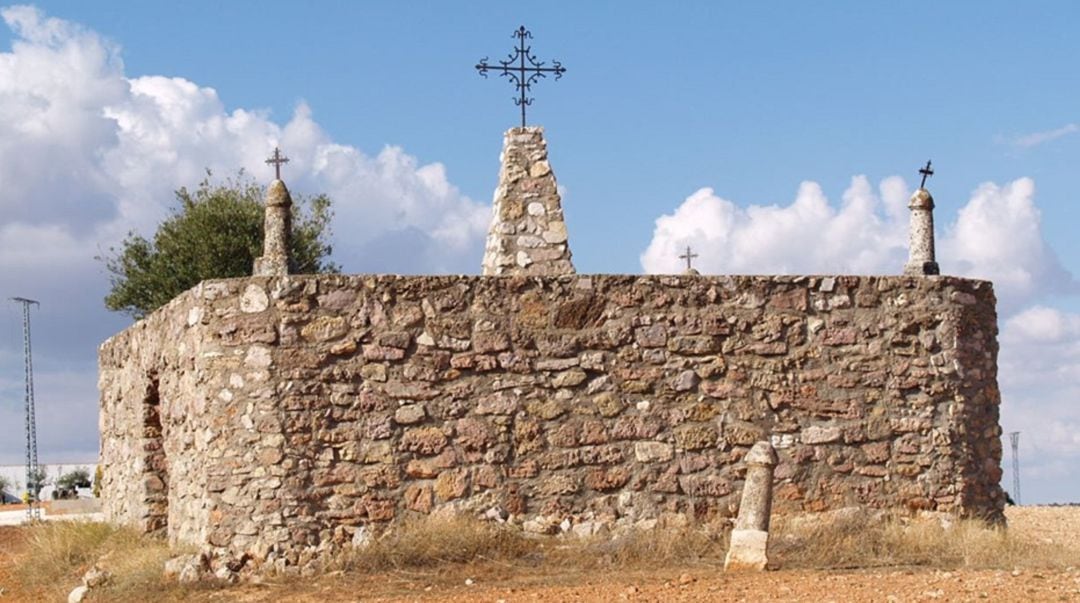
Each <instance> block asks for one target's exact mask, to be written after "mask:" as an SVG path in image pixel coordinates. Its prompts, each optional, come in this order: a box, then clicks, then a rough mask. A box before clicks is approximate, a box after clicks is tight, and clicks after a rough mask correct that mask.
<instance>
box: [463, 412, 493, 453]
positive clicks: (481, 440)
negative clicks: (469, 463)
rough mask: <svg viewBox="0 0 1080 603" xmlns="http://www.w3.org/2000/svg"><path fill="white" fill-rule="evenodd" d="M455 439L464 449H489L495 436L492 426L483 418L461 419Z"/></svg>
mask: <svg viewBox="0 0 1080 603" xmlns="http://www.w3.org/2000/svg"><path fill="white" fill-rule="evenodd" d="M456 427H457V436H456V437H455V441H456V442H457V444H458V445H459V446H461V448H462V449H463V450H487V448H488V446H490V445H491V444H492V443H493V441H494V438H493V436H492V432H491V427H490V426H489V425H488V423H487V422H486V421H484V420H481V419H470V418H466V419H459V420H458V422H457V424H456Z"/></svg>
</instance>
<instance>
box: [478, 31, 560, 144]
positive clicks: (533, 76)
mask: <svg viewBox="0 0 1080 603" xmlns="http://www.w3.org/2000/svg"><path fill="white" fill-rule="evenodd" d="M513 37H515V38H517V39H518V46H517V48H515V49H514V53H513V54H511V55H510V57H509V58H508V59H506V60H505V61H499V65H500V66H499V67H495V66H492V65H488V62H487V61H488V58H487V57H484V58H482V59H480V62H479V63H477V64H476V70H477V71H479V72H480V75H482V76H484V77H487V72H488V69H492V70H494V71H496V72H498V73H499V75H500V76H503V77H509V78H510V81H512V82H514V85H515V86H517V90H518V97H517V98H515V99H514V104H515V105H517V106H519V107H521V127H522V128H524V127H525V107H526V106H528V105H531V104H532V102H533V99H532V98H531V97H529V96H526V94H525V93H526V92H529V91H531V90H532V85H533V84H534V83H535V82H536V81H537V80H539V79H540V78H542V77H543V78H546V77H547V74H548V73H554V74H555V79H556V80H558V79H559V78H561V77H562V74H563V73H565V72H566V68H565V67H563V66H562V64H561V63H559V62H558V61H551V65H552V66H551V67H544V62H543V61H537V60H536V57H534V56H533V54H532V46H526V45H525V38H530V39H531V38H532V33H530V32H529V30H527V29H525V26H524V25H522V26H521V27H519V28H518V30H517V31H515V32H514V36H513ZM525 61H528V62H529V64H528V65H526V64H525ZM515 63H517V64H516V65H515Z"/></svg>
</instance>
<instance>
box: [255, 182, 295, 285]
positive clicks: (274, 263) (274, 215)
mask: <svg viewBox="0 0 1080 603" xmlns="http://www.w3.org/2000/svg"><path fill="white" fill-rule="evenodd" d="M265 205H266V209H265V210H264V216H263V254H262V257H259V258H256V259H255V266H254V268H253V271H252V274H254V275H255V276H285V275H287V274H289V268H290V265H291V263H292V258H290V257H289V240H290V239H291V238H292V197H291V196H290V195H289V189H288V188H286V187H285V183H284V182H282V181H281V180H274V181H273V182H271V183H270V187H269V188H268V189H267V191H266V202H265Z"/></svg>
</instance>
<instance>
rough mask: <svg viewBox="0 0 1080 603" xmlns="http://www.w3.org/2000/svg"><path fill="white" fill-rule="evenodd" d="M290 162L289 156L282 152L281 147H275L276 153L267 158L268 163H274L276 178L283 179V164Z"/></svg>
mask: <svg viewBox="0 0 1080 603" xmlns="http://www.w3.org/2000/svg"><path fill="white" fill-rule="evenodd" d="M283 163H289V158H288V157H286V156H284V155H282V154H281V149H279V148H277V147H274V154H273V155H271V156H270V159H267V160H266V165H270V164H274V178H275V179H277V180H281V164H283Z"/></svg>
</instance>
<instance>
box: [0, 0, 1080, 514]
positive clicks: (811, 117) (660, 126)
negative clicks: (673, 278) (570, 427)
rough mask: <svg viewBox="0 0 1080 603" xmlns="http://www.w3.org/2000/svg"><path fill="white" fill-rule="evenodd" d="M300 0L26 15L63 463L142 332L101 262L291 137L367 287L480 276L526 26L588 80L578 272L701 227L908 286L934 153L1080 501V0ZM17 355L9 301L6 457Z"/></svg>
mask: <svg viewBox="0 0 1080 603" xmlns="http://www.w3.org/2000/svg"><path fill="white" fill-rule="evenodd" d="M298 4H299V3H275V2H265V1H264V2H257V3H256V2H231V3H227V4H225V6H220V5H219V3H216V2H185V3H183V4H182V5H176V6H167V5H158V3H146V2H111V3H108V4H107V5H104V6H100V5H98V6H95V5H91V4H89V3H84V2H61V1H57V2H42V3H39V4H36V5H33V6H25V5H24V6H17V5H9V6H6V7H4V8H3V9H2V10H0V16H2V18H3V25H0V295H2V296H3V297H5V298H6V297H9V296H13V295H21V296H26V297H32V298H35V299H39V300H41V302H42V305H41V308H40V309H35V310H34V314H33V320H34V346H35V348H34V349H35V369H36V376H37V379H36V383H37V400H38V422H39V435H40V448H41V457H42V459H43V460H45V461H53V462H73V461H84V460H90V459H93V458H94V457H95V455H96V451H97V431H96V424H97V419H96V417H97V394H96V372H95V371H96V348H97V345H98V343H100V342H101V341H102V340H103V339H105V338H106V337H108V336H109V335H111V334H113V333H115V332H117V331H119V330H120V329H122V328H124V327H125V326H126V325H127V324H130V321H129V320H128V319H127V318H125V317H123V316H119V315H115V314H111V313H109V312H107V311H105V310H104V308H103V305H102V302H101V300H102V297H103V296H104V295H105V292H106V290H107V287H108V277H107V275H106V273H105V271H104V269H103V268H102V265H101V263H100V262H98V261H96V260H95V259H94V258H95V256H97V255H100V254H102V253H103V252H106V251H107V250H108V249H109V248H110V247H111V246H113V245H116V244H117V242H118V241H119V240H121V239H122V238H123V236H124V235H125V234H126V233H127V232H129V231H132V230H134V231H137V232H141V233H144V234H146V235H149V234H151V233H152V232H153V228H154V227H155V225H156V224H157V223H158V222H159V221H160V220H161V218H162V217H163V216H165V215H166V214H167V212H168V211H169V209H170V207H171V206H172V202H173V196H172V191H173V190H175V189H176V188H178V187H180V186H189V187H190V186H194V185H195V184H197V183H198V181H199V180H200V178H201V177H202V175H203V174H204V172H205V170H206V169H208V168H209V169H211V170H212V171H213V172H214V173H215V174H218V175H221V176H225V175H231V174H235V173H236V171H237V170H238V169H244V170H246V171H247V172H248V173H249V174H253V175H256V176H258V177H260V178H263V179H268V178H269V175H270V172H269V170H268V169H267V167H266V166H265V165H264V164H263V159H264V158H265V157H266V156H267V154H268V153H269V151H270V150H271V149H272V148H273V146H274V145H275V144H280V145H281V147H282V148H283V149H284V150H285V152H286V154H287V155H288V156H289V157H290V158H291V162H290V163H289V164H288V165H287V166H286V167H285V172H284V173H285V178H286V180H287V182H288V183H289V185H290V188H291V189H292V190H293V191H295V192H300V193H319V192H325V193H328V194H329V195H330V196H331V197H332V198H333V199H334V201H335V209H336V218H335V222H334V231H335V236H334V243H335V254H334V255H335V258H334V259H335V260H336V261H337V262H338V263H340V264H341V265H342V266H343V267H344V269H345V270H346V271H347V272H399V273H477V272H478V271H479V264H480V256H481V248H482V238H483V235H484V232H485V229H486V226H487V222H488V219H489V213H490V198H491V194H492V190H493V189H494V186H495V181H496V176H497V170H498V164H497V161H498V153H499V149H500V147H501V143H502V132H503V130H504V129H506V128H507V127H510V126H513V125H514V124H515V121H516V119H517V110H516V107H514V105H513V103H512V102H511V100H510V99H511V97H512V96H513V90H512V88H511V86H510V85H509V84H508V83H507V82H505V81H501V80H500V79H499V78H495V77H492V78H489V79H487V80H484V79H482V78H480V77H478V76H477V75H476V73H475V72H474V70H473V65H474V64H475V63H476V62H477V61H478V60H479V59H481V58H483V57H485V56H487V57H490V58H491V59H492V60H494V59H495V58H500V57H502V56H504V55H505V54H506V53H508V52H509V51H510V49H511V48H512V46H513V43H514V41H513V40H512V39H511V36H510V34H511V32H512V31H513V30H514V29H515V28H516V27H517V26H518V25H519V24H521V21H520V19H522V18H525V17H528V19H529V20H528V22H526V23H525V25H527V26H528V27H529V28H530V29H531V30H532V31H533V34H534V35H535V38H534V39H533V40H532V44H533V50H534V53H535V54H536V55H537V56H538V58H540V59H542V60H547V59H558V60H560V61H562V63H563V65H564V66H566V67H567V69H568V71H567V74H566V76H565V77H563V78H562V80H560V81H558V82H554V81H551V80H547V81H541V82H540V83H539V84H537V86H536V87H535V89H534V96H535V97H536V101H535V103H534V105H533V106H532V108H531V109H530V121H531V122H532V123H537V124H541V125H544V126H545V127H546V129H547V135H548V141H549V144H550V153H551V160H552V163H553V167H554V169H555V171H556V174H557V175H558V177H559V181H560V184H561V185H562V187H564V207H565V211H566V214H567V220H568V224H569V229H570V234H571V245H572V249H573V251H574V261H575V263H576V265H577V267H578V270H579V271H581V272H624V273H640V272H671V271H677V270H678V269H679V265H680V260H679V259H678V258H677V257H676V256H677V255H678V252H679V250H681V249H682V248H684V247H685V246H686V245H688V244H689V245H692V246H693V247H694V249H695V251H696V252H697V253H699V254H700V256H701V257H700V258H699V260H698V263H697V267H698V268H699V269H701V270H702V271H703V272H706V273H721V274H722V273H874V274H890V273H897V272H898V271H899V270H900V269H901V267H902V266H903V263H904V260H905V258H906V255H907V248H906V245H907V230H906V229H907V209H906V207H905V203H906V200H907V198H908V196H910V194H911V191H912V189H913V187H914V186H916V185H917V173H916V170H917V169H918V168H919V167H920V166H921V165H922V164H924V163H925V161H926V159H927V158H932V159H933V160H934V166H935V168H936V170H937V174H936V175H935V176H934V177H933V178H932V179H931V181H930V183H929V188H930V189H931V190H932V192H933V193H934V196H935V199H936V201H937V205H938V209H937V212H936V219H937V234H938V259H939V262H940V264H941V266H942V270H943V271H944V272H946V273H949V274H958V275H964V276H972V277H978V278H987V279H991V280H993V281H994V284H995V288H996V291H997V294H998V298H999V324H1000V328H1001V336H1000V340H1001V356H1000V359H999V361H1000V383H1001V387H1002V393H1003V398H1004V403H1003V406H1002V426H1003V428H1004V429H1005V430H1006V431H1020V432H1021V433H1022V436H1021V443H1022V448H1021V461H1022V465H1023V479H1024V487H1023V500H1024V502H1052V501H1067V500H1072V501H1080V469H1077V467H1080V405H1078V400H1080V396H1078V394H1080V385H1078V384H1080V299H1078V293H1080V284H1078V279H1077V277H1076V273H1077V271H1078V270H1080V244H1078V243H1077V242H1076V236H1075V234H1074V231H1075V229H1076V225H1077V224H1078V222H1080V209H1078V207H1077V206H1078V203H1077V202H1076V201H1077V199H1076V196H1077V195H1076V191H1077V190H1080V172H1078V171H1077V170H1076V165H1077V161H1078V160H1080V125H1078V124H1080V109H1077V103H1076V99H1077V98H1078V96H1080V71H1078V70H1077V69H1076V68H1075V64H1074V62H1075V57H1076V56H1078V55H1080V52H1078V51H1080V41H1077V38H1076V36H1075V31H1076V28H1077V26H1080V6H1078V5H1074V4H1073V3H1034V4H1025V5H1024V6H1019V5H1017V4H1016V3H1007V2H1003V3H996V2H980V3H978V4H977V5H976V4H970V5H967V4H962V3H950V5H948V6H941V5H940V4H939V3H922V2H912V3H904V5H903V6H902V7H900V6H897V7H892V6H883V5H881V4H879V3H874V5H873V6H871V5H870V3H862V2H857V3H856V2H853V3H843V2H835V3H829V4H828V5H826V6H820V5H813V6H811V5H807V6H806V7H805V8H803V7H799V6H797V5H794V4H789V5H776V6H766V7H757V6H749V3H739V4H736V5H732V6H720V3H714V2H700V3H695V2H684V3H679V4H678V6H675V7H673V6H668V5H665V6H663V7H661V8H657V7H654V6H653V5H652V4H653V3H650V4H644V3H643V4H640V5H638V4H635V3H631V2H617V3H616V2H611V3H601V2H596V3H588V6H587V7H582V6H578V3H569V2H566V3H563V2H550V3H545V4H544V9H543V10H542V11H541V10H536V8H535V6H531V5H530V8H528V9H527V10H525V9H522V10H518V9H516V8H515V7H514V6H508V4H509V3H505V2H503V3H491V4H481V3H468V4H466V3H463V2H462V3H443V2H440V3H434V2H431V3H420V2H416V3H408V5H406V6H401V4H402V3H391V2H385V3H363V4H361V3H347V4H346V3H339V4H336V5H333V6H330V5H328V4H329V3H327V4H326V5H320V4H316V5H314V7H310V8H304V7H300V6H298ZM657 6H659V5H657ZM21 340H22V337H21V323H20V314H19V309H18V307H16V306H15V305H14V304H11V303H5V304H3V305H0V464H4V463H17V462H20V461H21V459H22V455H23V448H22V441H23V440H22V437H23V436H22V421H23V418H22V417H23V414H22V372H21V370H22V358H21ZM1008 461H1009V458H1008V457H1006V462H1008ZM1008 475H1009V474H1008V473H1007V474H1006V476H1007V482H1008ZM1007 485H1008V484H1007Z"/></svg>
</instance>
